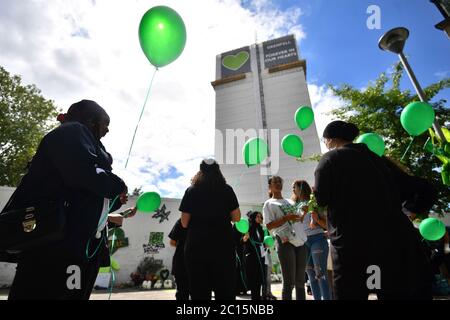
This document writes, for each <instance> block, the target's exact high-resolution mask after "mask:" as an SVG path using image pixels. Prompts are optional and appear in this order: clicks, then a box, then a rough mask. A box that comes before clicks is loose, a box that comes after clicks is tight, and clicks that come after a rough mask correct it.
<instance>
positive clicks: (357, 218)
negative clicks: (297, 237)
mask: <svg viewBox="0 0 450 320" xmlns="http://www.w3.org/2000/svg"><path fill="white" fill-rule="evenodd" d="M358 134H359V130H358V128H357V127H356V126H355V125H353V124H351V123H346V122H344V121H333V122H331V123H330V124H328V126H327V127H326V128H325V130H324V133H323V138H324V139H325V144H326V146H327V148H328V149H330V150H331V151H329V152H328V153H326V154H325V155H323V157H322V158H321V160H320V162H319V164H318V166H317V169H316V172H315V189H316V191H315V195H316V199H317V203H318V204H319V205H320V206H327V207H328V210H327V212H328V216H327V221H328V233H329V236H330V240H331V245H332V246H331V248H330V249H331V256H332V260H333V272H334V289H335V297H336V298H337V299H367V297H368V293H369V290H375V292H376V293H377V295H378V298H380V299H430V298H431V282H430V280H431V278H430V269H429V263H428V261H427V259H426V256H425V253H424V251H423V248H422V246H421V244H420V239H419V237H418V234H417V232H416V231H415V230H414V227H413V225H412V224H411V223H410V221H409V220H408V218H407V217H406V216H405V215H404V214H403V213H402V203H403V202H405V201H407V200H408V199H414V198H415V195H417V194H422V196H419V197H418V198H420V199H422V201H421V203H420V204H418V206H421V207H422V209H421V210H423V208H424V206H425V207H426V209H427V210H429V209H430V208H431V206H432V204H433V199H432V197H431V198H430V197H429V196H426V195H423V191H422V190H423V184H424V181H423V179H418V178H415V177H412V176H409V175H407V174H405V173H404V172H402V171H401V170H399V169H398V168H397V167H396V166H394V165H393V164H392V162H390V161H388V160H387V159H386V158H385V157H379V156H378V155H376V154H375V153H373V152H371V151H370V150H369V149H368V148H367V146H366V145H365V144H359V143H358V144H354V143H352V141H353V140H354V139H355V138H356V137H357V136H358ZM425 182H426V181H425ZM428 189H429V188H428ZM424 198H427V200H424Z"/></svg>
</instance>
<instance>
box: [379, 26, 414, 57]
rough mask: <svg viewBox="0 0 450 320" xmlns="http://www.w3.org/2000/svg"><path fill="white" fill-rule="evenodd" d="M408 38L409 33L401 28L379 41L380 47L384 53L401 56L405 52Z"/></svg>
mask: <svg viewBox="0 0 450 320" xmlns="http://www.w3.org/2000/svg"><path fill="white" fill-rule="evenodd" d="M408 36H409V31H408V29H406V28H403V27H399V28H394V29H391V30H389V31H388V32H386V33H385V34H383V36H382V37H381V38H380V40H378V47H379V48H380V49H381V50H384V51H389V52H393V53H396V54H400V53H402V52H403V48H404V47H405V42H406V39H408Z"/></svg>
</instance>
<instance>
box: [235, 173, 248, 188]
mask: <svg viewBox="0 0 450 320" xmlns="http://www.w3.org/2000/svg"><path fill="white" fill-rule="evenodd" d="M245 173H246V171H242V173H241V175H240V176H239V178H237V179H236V182H235V183H234V187H235V188H237V187H239V185H240V184H241V179H242V177H243V176H244V174H245Z"/></svg>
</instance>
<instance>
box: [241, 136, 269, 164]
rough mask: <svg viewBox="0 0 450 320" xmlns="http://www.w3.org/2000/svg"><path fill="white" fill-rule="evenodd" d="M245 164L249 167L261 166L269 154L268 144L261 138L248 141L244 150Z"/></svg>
mask: <svg viewBox="0 0 450 320" xmlns="http://www.w3.org/2000/svg"><path fill="white" fill-rule="evenodd" d="M242 153H243V157H244V161H245V164H246V165H247V166H248V167H251V166H254V165H257V164H260V163H261V162H262V161H263V160H264V159H265V158H267V155H268V154H269V147H268V146H267V143H266V142H265V141H264V140H263V139H260V138H252V139H250V140H248V141H247V142H246V143H245V145H244V148H243V149H242Z"/></svg>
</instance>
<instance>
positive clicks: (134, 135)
mask: <svg viewBox="0 0 450 320" xmlns="http://www.w3.org/2000/svg"><path fill="white" fill-rule="evenodd" d="M156 71H158V68H155V71H154V72H153V76H152V80H151V81H150V86H149V87H148V90H147V96H146V97H145V101H144V105H143V106H142V110H141V115H140V116H139V120H138V122H137V124H136V128H135V129H134V134H133V139H132V140H131V145H130V150H129V151H128V157H127V162H126V163H125V169H126V168H127V165H128V160H129V159H130V155H131V149H133V144H134V138H135V137H136V132H137V129H138V127H139V123H140V122H141V119H142V115H143V114H144V109H145V105H146V104H147V100H148V97H149V96H150V90H151V88H152V85H153V79H155V75H156Z"/></svg>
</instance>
